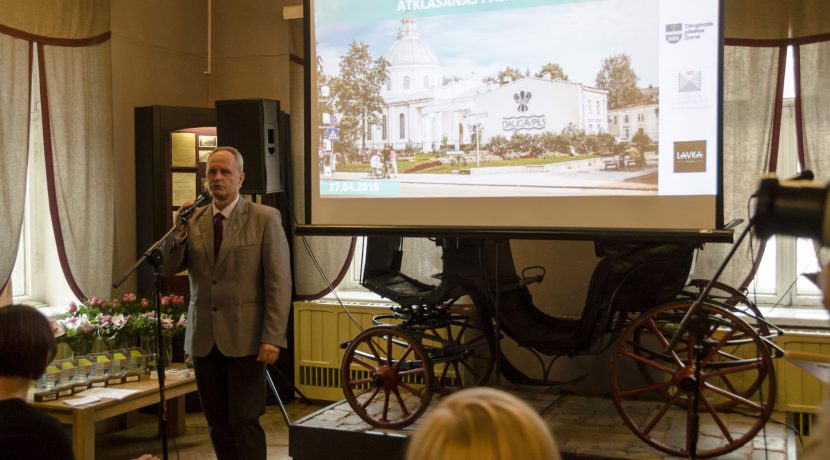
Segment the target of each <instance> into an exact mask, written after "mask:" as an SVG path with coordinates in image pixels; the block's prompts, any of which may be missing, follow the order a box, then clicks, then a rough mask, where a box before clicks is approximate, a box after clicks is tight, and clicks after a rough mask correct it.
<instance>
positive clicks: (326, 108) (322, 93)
mask: <svg viewBox="0 0 830 460" xmlns="http://www.w3.org/2000/svg"><path fill="white" fill-rule="evenodd" d="M330 85H331V78H330V77H329V76H327V75H326V73H325V72H324V71H323V59H322V58H321V57H319V56H318V57H317V94H318V95H319V97H318V98H317V113H318V114H320V115H321V116H322V114H324V113H325V114H329V115H332V113H333V112H334V104H333V103H332V95H331V86H330ZM319 122H320V123H324V122H325V123H330V122H331V120H330V119H329V120H319ZM324 133H325V129H321V130H320V134H319V139H318V140H319V141H321V143H320V145H322V140H323V137H324V136H323V134H324Z"/></svg>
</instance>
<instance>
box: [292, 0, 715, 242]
mask: <svg viewBox="0 0 830 460" xmlns="http://www.w3.org/2000/svg"><path fill="white" fill-rule="evenodd" d="M721 17H722V4H721V2H720V1H719V0H500V1H499V0H361V1H360V2H344V1H341V0H312V1H306V2H305V21H306V31H307V37H306V39H307V42H306V61H305V62H306V65H305V69H306V111H307V114H306V115H307V116H306V123H305V124H306V127H305V129H306V146H307V158H306V160H307V161H306V168H307V169H306V179H307V180H306V190H305V193H306V222H305V223H306V225H310V226H315V225H321V226H334V227H337V226H343V227H358V228H359V227H375V226H383V227H392V228H399V229H401V231H402V232H403V233H405V232H406V229H407V228H412V227H421V226H429V227H436V228H447V229H451V228H455V227H465V228H471V227H472V228H482V229H489V230H491V231H492V230H493V229H495V230H498V229H499V228H528V229H536V230H540V231H544V230H545V229H562V228H568V229H580V230H585V231H591V230H593V229H619V230H631V231H638V230H661V229H665V230H679V229H682V230H704V231H705V230H710V229H718V228H721V227H722V225H723V221H722V211H721V208H722V190H721V188H722V180H721V163H722V161H721V150H722V149H721V127H720V118H721V102H720V101H721V81H722V69H721V66H722V55H721V53H722V32H721V29H722V27H721V24H722V23H721Z"/></svg>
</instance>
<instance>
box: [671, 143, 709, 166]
mask: <svg viewBox="0 0 830 460" xmlns="http://www.w3.org/2000/svg"><path fill="white" fill-rule="evenodd" d="M674 172H676V173H689V172H706V141H681V142H675V143H674Z"/></svg>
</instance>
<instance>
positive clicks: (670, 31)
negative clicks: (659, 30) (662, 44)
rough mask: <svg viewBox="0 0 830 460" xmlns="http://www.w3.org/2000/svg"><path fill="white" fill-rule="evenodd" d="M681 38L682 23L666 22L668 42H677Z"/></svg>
mask: <svg viewBox="0 0 830 460" xmlns="http://www.w3.org/2000/svg"><path fill="white" fill-rule="evenodd" d="M682 38H683V24H682V23H680V22H678V23H675V24H666V41H667V42H669V43H677V42H679V41H680V39H682Z"/></svg>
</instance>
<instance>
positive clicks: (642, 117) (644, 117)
mask: <svg viewBox="0 0 830 460" xmlns="http://www.w3.org/2000/svg"><path fill="white" fill-rule="evenodd" d="M645 119H646V116H645V115H643V114H642V113H638V114H637V121H643V120H645Z"/></svg>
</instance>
